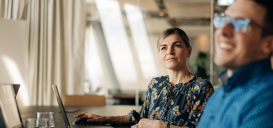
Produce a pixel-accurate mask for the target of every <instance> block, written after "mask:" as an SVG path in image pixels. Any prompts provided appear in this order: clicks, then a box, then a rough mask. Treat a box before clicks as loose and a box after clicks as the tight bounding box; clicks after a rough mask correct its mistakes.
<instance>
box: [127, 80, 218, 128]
mask: <svg viewBox="0 0 273 128" xmlns="http://www.w3.org/2000/svg"><path fill="white" fill-rule="evenodd" d="M213 92H214V89H213V87H212V85H211V83H210V82H209V81H207V80H205V79H202V78H201V77H197V76H194V78H192V79H191V80H190V81H189V82H186V83H178V84H176V85H175V88H174V90H173V89H172V84H171V83H170V82H169V76H168V75H167V76H161V77H155V78H153V79H152V80H151V81H150V83H149V85H148V89H147V92H146V99H145V100H144V103H143V105H142V107H141V110H140V111H139V112H136V111H135V110H132V111H131V112H130V113H129V116H130V119H129V123H130V124H131V125H133V124H137V123H138V122H139V120H140V119H141V118H148V119H152V120H161V121H164V122H168V123H170V124H173V125H177V126H186V127H190V128H191V127H195V126H197V125H198V121H199V119H200V117H201V114H202V112H203V109H204V107H205V105H206V103H207V100H208V98H209V97H210V96H211V95H212V94H213Z"/></svg>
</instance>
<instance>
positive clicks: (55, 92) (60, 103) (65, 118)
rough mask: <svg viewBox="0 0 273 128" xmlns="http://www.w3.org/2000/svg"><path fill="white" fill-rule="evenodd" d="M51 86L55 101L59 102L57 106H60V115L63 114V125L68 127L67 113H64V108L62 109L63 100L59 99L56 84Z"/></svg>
mask: <svg viewBox="0 0 273 128" xmlns="http://www.w3.org/2000/svg"><path fill="white" fill-rule="evenodd" d="M52 88H53V92H54V94H55V96H56V99H57V102H58V104H59V108H60V111H61V113H62V116H63V120H64V123H65V127H66V128H70V124H69V121H68V118H67V115H66V113H65V109H64V106H63V102H62V99H61V97H60V94H59V91H58V88H57V85H52Z"/></svg>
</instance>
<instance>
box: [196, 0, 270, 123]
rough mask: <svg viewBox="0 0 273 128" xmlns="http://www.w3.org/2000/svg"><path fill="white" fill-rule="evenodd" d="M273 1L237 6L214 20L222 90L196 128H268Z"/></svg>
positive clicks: (241, 1) (243, 1) (249, 0)
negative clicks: (221, 70) (222, 69)
mask: <svg viewBox="0 0 273 128" xmlns="http://www.w3.org/2000/svg"><path fill="white" fill-rule="evenodd" d="M272 9H273V2H272V0H237V1H235V2H234V4H232V5H230V6H229V7H228V8H227V10H226V11H225V15H221V16H215V19H214V25H215V27H216V28H217V30H216V32H215V51H216V54H215V58H214V61H215V63H216V64H217V65H219V66H222V67H224V68H226V71H224V72H222V73H221V74H220V79H221V81H222V84H223V86H222V87H221V88H220V89H218V90H217V91H216V92H215V93H214V94H213V95H212V96H211V98H210V99H209V100H208V102H207V104H206V107H205V110H204V113H203V115H202V117H201V119H200V123H199V126H198V128H223V127H228V128H272V127H273V71H272V69H271V63H270V55H271V54H272V52H273V10H272Z"/></svg>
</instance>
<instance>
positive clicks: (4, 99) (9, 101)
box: [0, 84, 23, 128]
mask: <svg viewBox="0 0 273 128" xmlns="http://www.w3.org/2000/svg"><path fill="white" fill-rule="evenodd" d="M19 87H20V85H19V84H2V85H0V122H1V123H0V127H1V128H22V127H23V123H22V119H21V116H20V112H19V108H18V104H17V101H16V99H15V98H16V96H17V92H18V90H19Z"/></svg>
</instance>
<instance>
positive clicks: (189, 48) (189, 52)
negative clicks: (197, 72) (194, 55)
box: [188, 46, 192, 57]
mask: <svg viewBox="0 0 273 128" xmlns="http://www.w3.org/2000/svg"><path fill="white" fill-rule="evenodd" d="M191 51H192V47H191V46H189V47H188V57H190V56H191Z"/></svg>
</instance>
